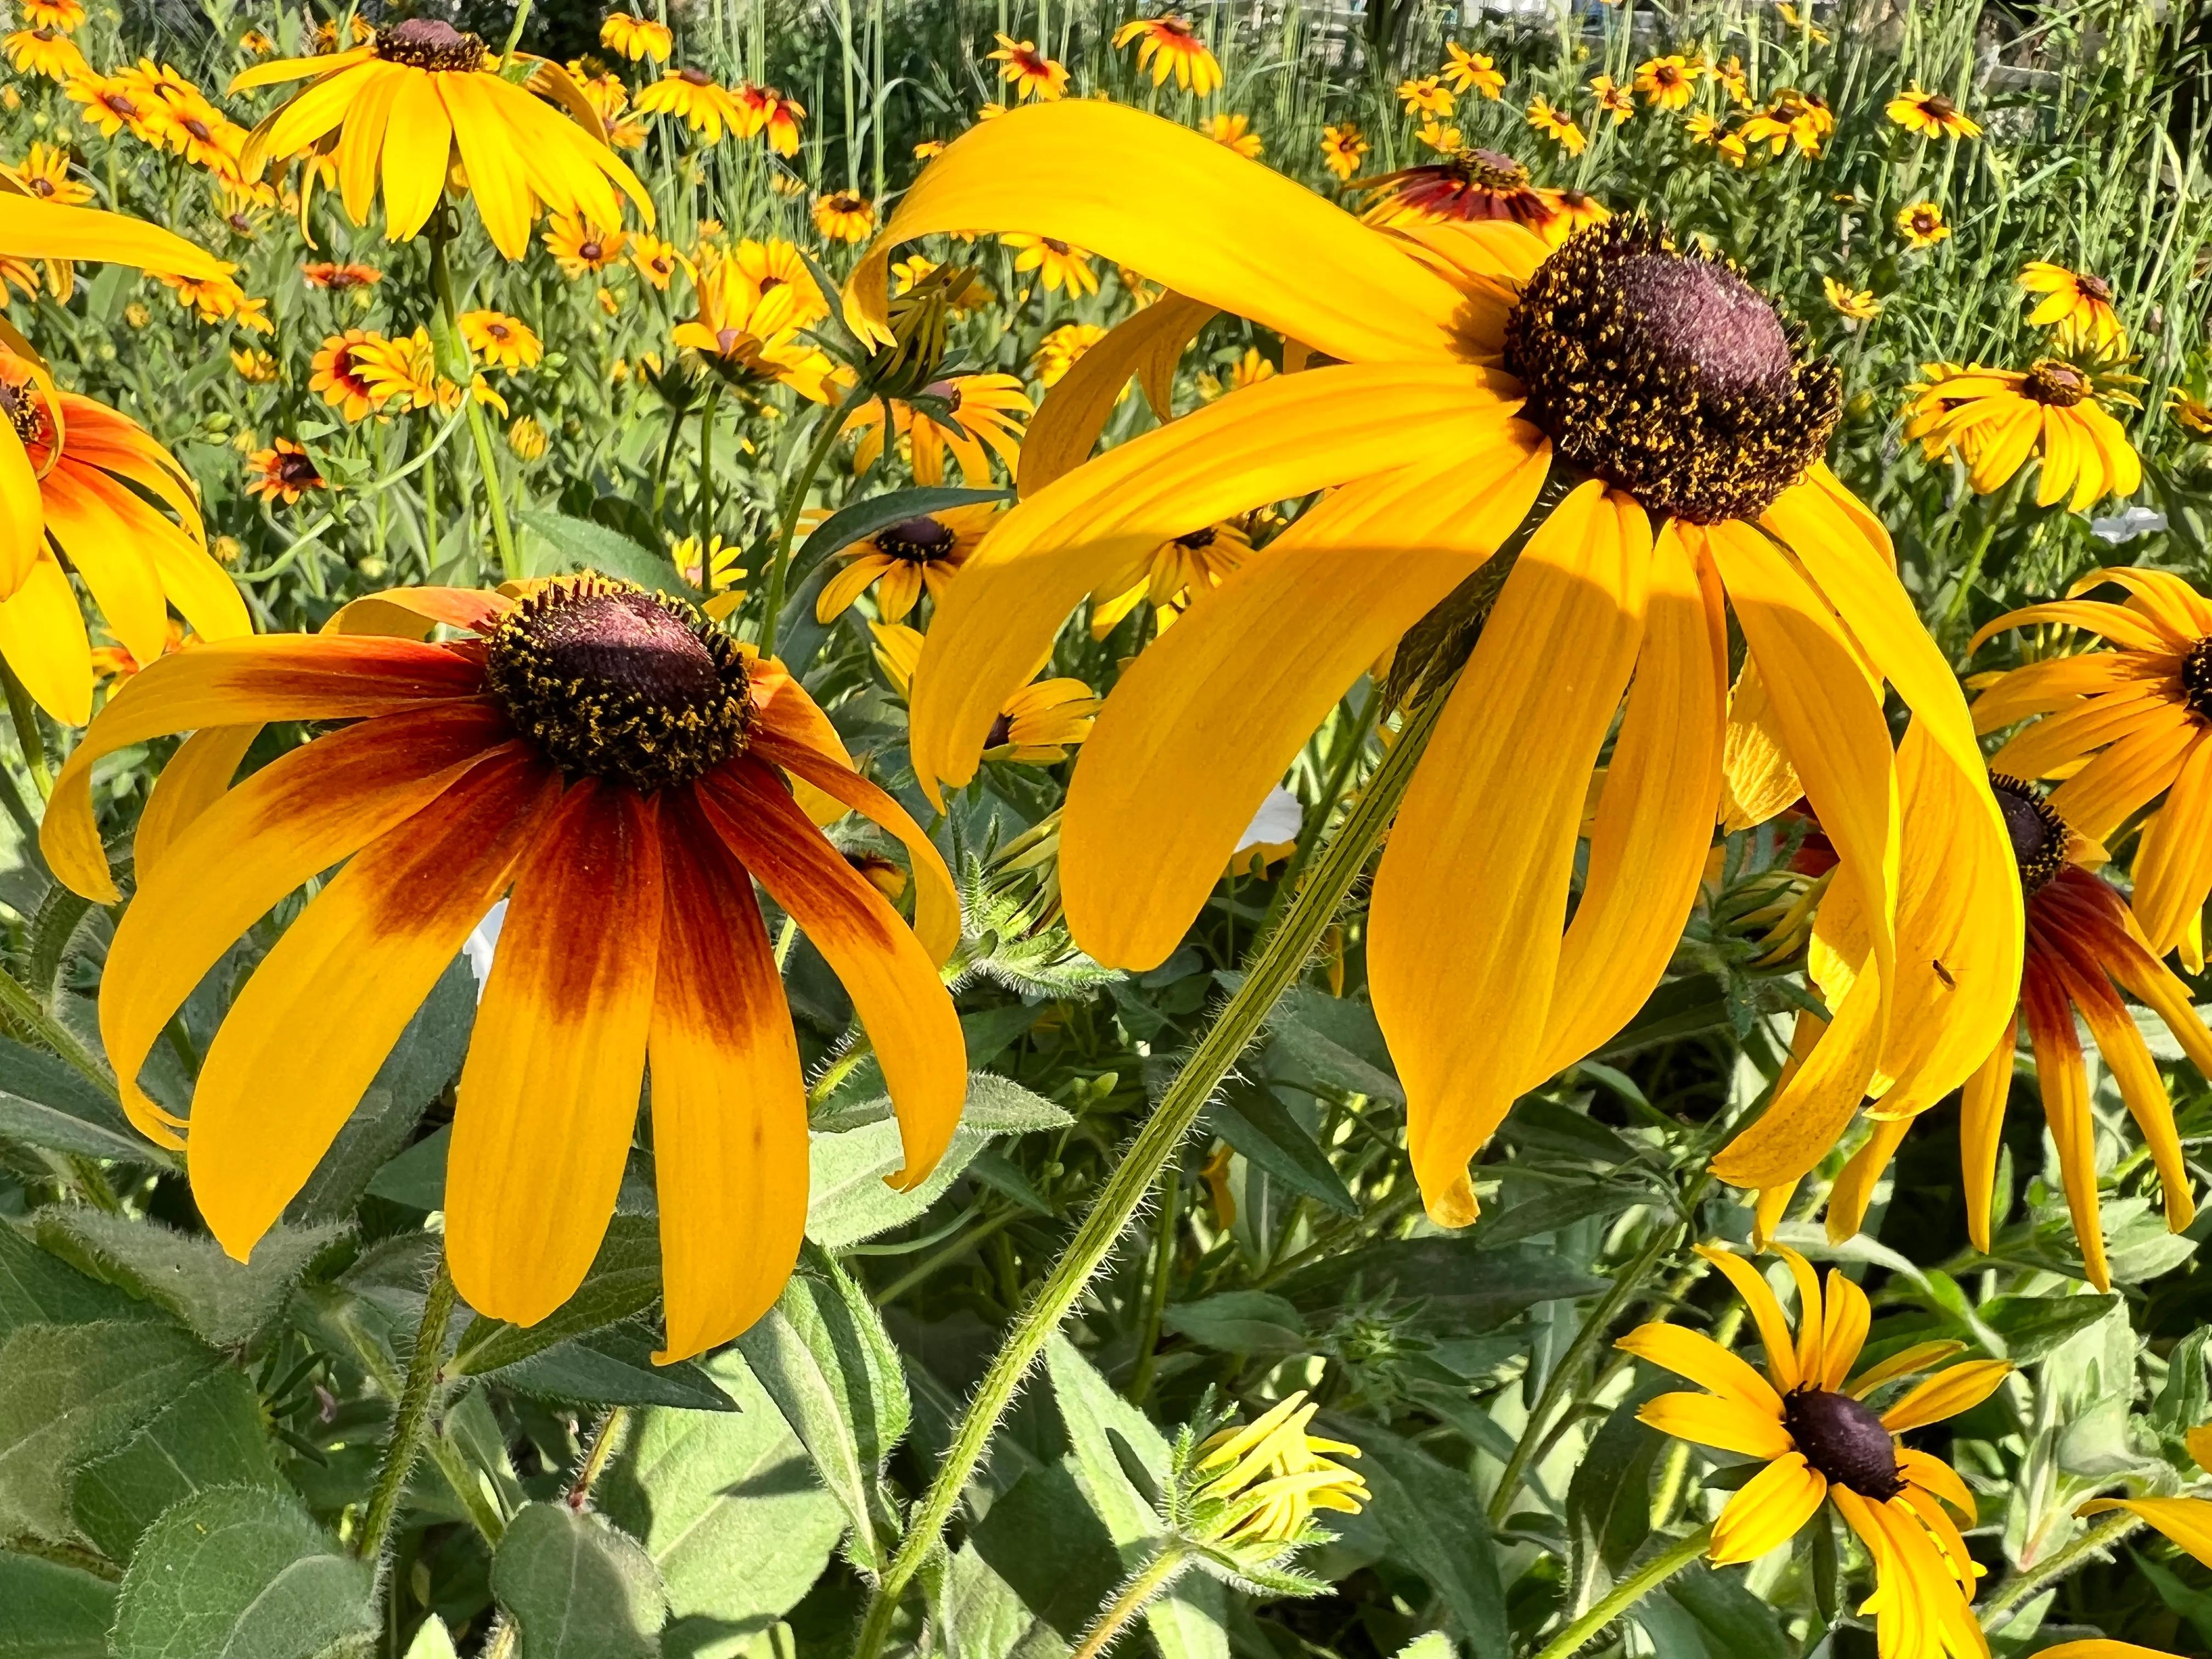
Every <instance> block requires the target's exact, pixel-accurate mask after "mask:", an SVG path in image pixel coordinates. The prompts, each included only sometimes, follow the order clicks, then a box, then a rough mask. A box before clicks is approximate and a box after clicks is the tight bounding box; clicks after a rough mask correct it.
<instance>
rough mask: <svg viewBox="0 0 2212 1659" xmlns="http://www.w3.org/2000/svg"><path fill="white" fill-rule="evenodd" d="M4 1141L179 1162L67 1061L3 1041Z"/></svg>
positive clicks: (168, 1164) (127, 1159)
mask: <svg viewBox="0 0 2212 1659" xmlns="http://www.w3.org/2000/svg"><path fill="white" fill-rule="evenodd" d="M0 1138H4V1139H9V1140H20V1141H21V1142H23V1143H24V1144H25V1145H26V1146H43V1147H45V1148H46V1149H47V1150H48V1151H50V1152H74V1153H76V1154H78V1155H80V1156H82V1157H85V1158H112V1159H114V1160H116V1161H117V1162H118V1163H123V1164H140V1165H143V1166H146V1167H149V1168H152V1169H160V1170H170V1169H174V1168H175V1167H176V1159H175V1158H172V1157H171V1156H170V1155H169V1154H168V1153H167V1152H163V1151H162V1150H161V1148H160V1147H158V1146H155V1145H154V1144H153V1142H151V1141H149V1140H148V1139H146V1138H145V1137H144V1136H143V1135H142V1134H140V1133H138V1132H137V1130H135V1129H133V1128H132V1127H131V1125H130V1123H129V1121H127V1120H126V1119H125V1117H124V1115H123V1109H122V1107H121V1106H119V1105H118V1103H116V1099H115V1097H114V1095H113V1094H112V1093H111V1092H109V1091H106V1090H104V1089H102V1088H100V1086H99V1085H96V1084H94V1082H93V1081H92V1079H89V1078H88V1077H86V1076H85V1075H84V1074H83V1073H81V1072H79V1071H78V1070H76V1067H74V1066H70V1065H69V1064H68V1063H67V1062H65V1061H63V1060H57V1059H56V1058H54V1056H53V1055H52V1054H40V1053H39V1051H38V1050H37V1049H35V1048H25V1047H24V1046H23V1045H22V1044H21V1043H20V1042H10V1041H9V1040H8V1039H6V1038H0Z"/></svg>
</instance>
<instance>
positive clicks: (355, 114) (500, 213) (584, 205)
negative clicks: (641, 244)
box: [230, 17, 653, 259]
mask: <svg viewBox="0 0 2212 1659" xmlns="http://www.w3.org/2000/svg"><path fill="white" fill-rule="evenodd" d="M527 61H530V62H532V63H535V64H536V68H535V70H534V71H533V72H532V76H531V79H530V83H529V85H530V88H539V87H542V88H544V89H545V90H546V92H547V93H548V95H549V96H550V97H551V98H553V99H554V100H556V102H557V103H558V104H559V106H560V107H558V108H556V106H555V104H554V103H549V102H547V101H546V100H545V99H544V98H540V97H538V95H536V94H535V93H534V92H533V91H532V90H530V89H529V88H525V87H522V86H518V85H516V84H515V83H514V82H512V81H510V80H508V79H507V77H506V76H503V75H501V73H500V72H499V60H498V58H496V57H495V55H494V54H493V53H491V52H489V51H487V50H486V48H485V46H484V43H483V40H481V39H480V38H479V37H477V36H476V35H474V34H470V33H465V31H463V30H460V29H457V28H455V27H453V25H451V24H450V23H445V22H441V21H438V20H437V19H435V18H429V17H414V18H409V19H408V20H406V21H404V22H398V23H393V24H391V25H388V26H387V27H384V28H381V29H379V30H377V31H376V32H375V35H374V39H373V40H370V41H369V42H368V44H366V45H362V46H354V47H352V48H350V49H349V50H348V51H345V52H337V53H335V54H332V55H330V56H322V57H313V58H278V59H275V60H273V61H271V62H269V63H265V64H255V65H254V66H253V67H252V69H249V70H246V71H245V73H243V74H241V75H240V76H238V77H237V78H236V79H235V80H234V81H233V82H231V84H230V89H231V91H232V93H233V94H237V93H240V92H245V91H249V90H252V88H258V87H265V86H270V85H275V84H277V83H280V82H288V81H300V80H308V79H310V77H312V82H311V84H310V85H309V86H308V87H307V89H306V90H305V91H304V92H302V93H301V94H299V95H298V96H296V97H295V98H294V99H292V100H290V101H289V103H287V104H285V105H283V106H282V107H281V108H279V109H277V110H276V111H275V112H272V113H271V114H270V115H269V116H267V117H266V118H264V119H263V120H262V122H261V123H260V125H258V126H256V127H255V128H254V129H253V132H252V137H250V138H248V139H247V141H246V146H245V152H244V155H243V157H242V165H243V170H244V173H245V176H246V178H248V179H258V178H259V177H260V176H261V172H262V168H263V167H264V164H265V162H266V161H267V159H268V158H269V157H270V156H283V155H295V154H297V153H298V152H300V151H301V150H303V149H308V148H309V147H311V146H313V145H317V144H319V143H323V141H325V139H328V138H330V137H331V135H333V134H335V135H337V136H336V139H335V144H336V148H335V149H334V150H332V152H331V154H332V155H333V157H334V159H335V161H336V162H337V169H338V179H339V194H340V198H341V199H342V200H343V203H344V204H345V210H346V213H347V215H348V216H349V217H350V218H351V219H352V220H353V222H355V223H356V224H357V225H358V224H366V223H367V222H368V212H369V208H370V205H371V204H372V202H373V201H374V197H375V196H376V193H377V191H378V187H379V185H380V183H381V186H382V191H383V197H384V228H385V234H386V236H387V237H388V238H389V239H390V240H393V241H396V242H404V241H410V240H413V238H414V237H415V236H416V234H418V233H419V232H420V231H421V230H422V227H423V226H424V225H425V224H426V223H428V221H429V217H430V214H431V211H432V210H433V209H435V207H436V206H437V205H438V201H439V198H440V197H441V195H442V194H443V193H444V191H445V188H446V183H447V177H448V174H449V173H450V172H451V159H452V157H453V155H459V159H460V163H461V167H462V168H463V170H464V171H465V173H466V174H467V178H468V193H469V196H470V197H471V200H473V201H474V202H475V203H476V204H477V213H478V214H479V215H480V216H482V218H483V222H484V228H485V230H486V231H488V232H489V234H490V236H491V240H492V246H495V247H496V248H497V249H498V250H499V251H500V252H501V254H502V255H503V256H505V257H506V258H509V259H520V258H522V256H523V255H524V254H525V253H526V252H529V248H530V228H531V225H532V222H534V221H535V220H536V219H537V217H538V213H539V212H540V210H545V211H550V212H559V213H568V214H579V215H582V216H586V217H589V218H591V219H592V220H593V221H595V222H598V223H600V224H607V225H612V224H618V223H620V222H621V220H622V197H623V196H627V197H629V200H630V202H631V203H632V204H633V205H635V207H636V209H637V211H638V214H639V216H640V217H641V218H642V219H643V220H644V221H645V222H646V223H647V225H650V224H651V223H652V222H653V198H652V197H650V196H648V195H647V194H646V191H645V186H644V185H641V184H640V183H639V182H638V181H637V177H636V175H635V173H631V171H630V170H629V167H625V166H624V165H623V163H622V162H621V161H619V160H617V158H616V156H615V154H614V152H613V151H612V150H611V149H608V148H607V146H606V144H605V143H604V142H603V141H602V139H601V137H600V132H599V118H598V117H597V116H596V115H595V114H593V113H592V108H591V106H590V104H589V103H588V102H586V100H585V98H584V95H583V94H582V93H580V92H579V91H578V90H577V89H576V84H575V82H574V81H573V80H571V79H570V78H569V76H568V71H567V70H564V69H562V67H561V66H560V65H559V64H554V63H549V62H546V61H544V60H543V59H531V60H527ZM525 157H527V158H528V160H527V161H526V162H525V161H524V160H523V159H522V158H525Z"/></svg>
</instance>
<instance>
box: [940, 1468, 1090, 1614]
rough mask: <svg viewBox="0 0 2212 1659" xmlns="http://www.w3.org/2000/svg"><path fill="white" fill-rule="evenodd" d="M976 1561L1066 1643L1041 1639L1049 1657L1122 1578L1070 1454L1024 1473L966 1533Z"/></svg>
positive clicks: (993, 1500)
mask: <svg viewBox="0 0 2212 1659" xmlns="http://www.w3.org/2000/svg"><path fill="white" fill-rule="evenodd" d="M970 1542H971V1544H972V1545H973V1547H974V1548H975V1553H976V1555H977V1557H978V1558H979V1559H980V1560H981V1564H982V1565H984V1566H985V1567H987V1569H988V1570H989V1571H991V1572H992V1573H994V1575H996V1576H997V1577H999V1578H1000V1580H1001V1581H1002V1582H1003V1583H1005V1584H1006V1586H1007V1588H1008V1589H1010V1590H1012V1593H1013V1594H1014V1595H1016V1596H1017V1597H1018V1598H1019V1599H1020V1601H1021V1604H1022V1605H1023V1606H1024V1607H1026V1608H1028V1609H1029V1610H1030V1611H1031V1612H1032V1613H1035V1614H1036V1617H1037V1619H1038V1620H1042V1623H1043V1624H1044V1626H1045V1627H1046V1631H1045V1632H1036V1634H1037V1635H1038V1636H1039V1637H1041V1638H1042V1637H1043V1636H1044V1635H1045V1634H1046V1632H1056V1633H1057V1634H1058V1635H1059V1636H1060V1637H1063V1638H1066V1642H1064V1643H1061V1644H1057V1647H1056V1646H1055V1644H1054V1643H1052V1642H1050V1641H1048V1640H1044V1641H1040V1643H1039V1646H1040V1648H1042V1650H1044V1651H1047V1652H1055V1651H1057V1650H1059V1649H1060V1648H1064V1647H1065V1646H1066V1644H1067V1643H1072V1642H1073V1641H1074V1640H1075V1639H1076V1638H1078V1637H1079V1636H1080V1635H1081V1634H1082V1633H1083V1632H1084V1631H1085V1630H1086V1629H1088V1628H1089V1627H1090V1625H1091V1620H1093V1619H1095V1618H1096V1617H1097V1613H1098V1609H1099V1607H1100V1606H1101V1605H1102V1604H1103V1602H1104V1601H1106V1599H1107V1598H1108V1597H1109V1596H1110V1595H1113V1594H1114V1590H1115V1586H1116V1585H1117V1584H1118V1583H1120V1582H1121V1579H1122V1578H1123V1577H1125V1576H1126V1575H1125V1573H1124V1571H1123V1568H1122V1565H1121V1551H1120V1550H1119V1549H1117V1548H1116V1547H1115V1543H1114V1539H1113V1536H1112V1534H1109V1532H1108V1531H1107V1530H1106V1527H1105V1523H1104V1522H1102V1521H1100V1520H1099V1518H1098V1516H1097V1515H1096V1514H1095V1513H1094V1512H1093V1511H1092V1510H1091V1503H1090V1499H1089V1497H1088V1495H1087V1494H1086V1492H1085V1490H1084V1487H1083V1485H1082V1483H1081V1481H1080V1480H1079V1479H1078V1477H1077V1475H1076V1473H1075V1459H1074V1458H1073V1456H1070V1457H1068V1458H1066V1459H1064V1460H1063V1461H1061V1462H1057V1463H1049V1464H1045V1465H1042V1466H1041V1467H1039V1468H1033V1469H1030V1470H1029V1471H1027V1472H1026V1473H1024V1474H1023V1475H1022V1476H1021V1478H1020V1479H1019V1480H1016V1481H1015V1482H1014V1483H1013V1484H1012V1486H1011V1487H1009V1488H1008V1489H1007V1490H1006V1492H1004V1493H1002V1494H1000V1496H998V1497H995V1498H993V1499H992V1500H991V1507H990V1509H989V1510H988V1511H987V1513H986V1514H985V1515H984V1516H983V1518H982V1520H981V1522H979V1523H978V1524H977V1525H976V1527H975V1530H974V1532H973V1533H972V1534H970Z"/></svg>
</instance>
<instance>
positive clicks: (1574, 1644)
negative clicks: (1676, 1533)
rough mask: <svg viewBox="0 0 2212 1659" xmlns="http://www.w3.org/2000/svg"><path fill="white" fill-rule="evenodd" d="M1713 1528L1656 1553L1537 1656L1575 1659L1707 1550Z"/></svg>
mask: <svg viewBox="0 0 2212 1659" xmlns="http://www.w3.org/2000/svg"><path fill="white" fill-rule="evenodd" d="M1712 1541H1713V1529H1712V1528H1711V1527H1700V1528H1698V1529H1697V1531H1695V1532H1693V1533H1692V1534H1690V1535H1689V1536H1688V1537H1686V1538H1680V1539H1677V1540H1676V1541H1674V1545H1673V1546H1672V1547H1669V1548H1668V1549H1666V1550H1662V1552H1661V1553H1659V1554H1657V1555H1655V1556H1653V1557H1652V1558H1651V1559H1650V1560H1649V1561H1647V1562H1645V1563H1644V1565H1642V1566H1641V1567H1639V1568H1638V1569H1637V1570H1636V1571H1634V1572H1632V1573H1631V1574H1629V1575H1628V1577H1626V1578H1624V1579H1622V1580H1621V1581H1620V1583H1618V1584H1615V1585H1614V1586H1613V1590H1612V1593H1611V1594H1610V1595H1607V1597H1606V1598H1605V1599H1604V1600H1603V1601H1600V1602H1599V1603H1598V1604H1597V1605H1596V1606H1595V1607H1592V1608H1591V1609H1590V1610H1589V1612H1588V1613H1584V1614H1583V1616H1582V1617H1581V1618H1579V1619H1577V1620H1575V1621H1574V1623H1572V1624H1571V1625H1569V1626H1567V1627H1566V1628H1565V1630H1563V1631H1561V1632H1559V1634H1558V1635H1557V1636H1554V1637H1553V1638H1552V1639H1551V1640H1550V1641H1549V1642H1547V1643H1546V1644H1544V1647H1543V1650H1542V1651H1541V1652H1540V1653H1539V1654H1537V1656H1536V1659H1572V1656H1574V1655H1575V1654H1577V1653H1578V1652H1580V1651H1581V1650H1582V1647H1583V1644H1584V1643H1585V1642H1588V1641H1589V1639H1590V1638H1592V1637H1594V1636H1595V1635H1597V1634H1598V1633H1599V1632H1601V1631H1603V1630H1604V1629H1605V1628H1606V1626H1608V1625H1610V1624H1612V1623H1613V1620H1616V1619H1618V1618H1620V1615H1621V1614H1623V1613H1626V1612H1627V1611H1628V1610H1629V1609H1630V1608H1631V1607H1634V1606H1635V1605H1636V1604H1637V1603H1638V1601H1642V1600H1643V1599H1644V1597H1645V1596H1647V1595H1650V1593H1651V1592H1652V1591H1653V1590H1655V1589H1658V1588H1659V1586H1660V1585H1662V1584H1663V1583H1666V1582H1667V1581H1668V1579H1669V1578H1672V1577H1674V1575H1675V1574H1676V1573H1678V1572H1680V1571H1682V1569H1683V1568H1685V1567H1686V1566H1688V1565H1690V1564H1691V1563H1692V1561H1695V1560H1696V1559H1698V1558H1699V1556H1701V1555H1703V1554H1704V1553H1705V1547H1706V1546H1707V1545H1709V1544H1711V1542H1712Z"/></svg>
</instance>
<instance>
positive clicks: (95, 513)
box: [44, 461, 184, 663]
mask: <svg viewBox="0 0 2212 1659" xmlns="http://www.w3.org/2000/svg"><path fill="white" fill-rule="evenodd" d="M101 484H106V489H101V488H100V485H101ZM118 489H119V487H118V486H117V485H115V484H113V483H109V482H108V481H107V479H106V477H105V476H104V475H103V474H101V473H100V472H98V471H94V469H93V468H91V467H81V468H80V467H74V466H71V465H69V464H68V463H67V462H66V461H64V463H63V464H62V465H60V466H58V467H56V468H55V469H54V470H53V471H52V472H51V473H50V474H48V475H47V477H46V484H45V489H44V495H45V497H46V528H47V532H48V533H49V534H51V535H52V537H53V538H54V540H55V542H56V543H57V544H58V545H59V547H60V549H61V550H62V553H63V554H64V556H66V557H67V558H68V560H69V562H70V563H71V564H73V565H75V566H76V572H77V574H79V575H80V576H82V577H83V578H84V585H85V586H86V587H87V588H88V589H90V590H91V592H92V598H93V602H94V604H95V605H98V606H99V607H100V615H101V617H104V618H105V619H106V623H107V631H108V632H109V633H111V634H112V635H114V636H115V637H116V638H117V639H118V640H119V641H122V645H123V648H124V649H125V651H128V652H129V653H131V655H132V656H133V657H135V658H136V659H137V660H138V661H140V662H142V663H149V662H152V661H153V660H154V659H155V658H157V657H159V656H160V655H161V650H162V647H164V646H165V645H167V642H168V636H169V608H168V606H167V604H165V603H164V602H163V600H162V598H161V582H160V581H159V580H157V579H156V577H155V574H154V568H153V566H152V564H151V563H150V562H149V561H148V560H147V559H146V558H145V556H143V554H142V553H141V552H140V550H139V547H138V545H137V543H138V538H137V536H135V535H133V534H132V530H133V526H131V523H130V522H129V521H128V520H125V518H124V517H123V516H122V515H121V514H120V513H117V512H116V511H114V509H113V508H112V507H111V506H110V505H109V503H108V500H107V492H108V490H118ZM148 516H149V517H150V518H152V519H153V520H154V521H155V524H158V525H159V526H161V530H162V531H164V532H167V534H169V535H170V536H173V537H175V538H178V539H179V540H181V539H182V538H183V535H184V532H182V531H180V530H179V529H178V528H177V527H176V526H174V525H173V524H171V523H170V522H169V521H168V520H166V519H163V518H161V517H160V516H159V515H158V514H155V513H149V514H148Z"/></svg>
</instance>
